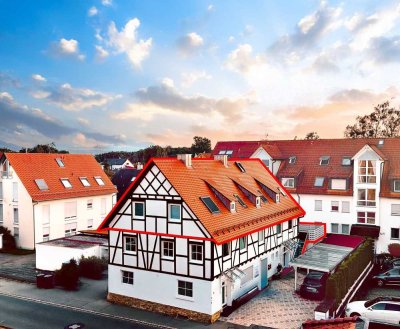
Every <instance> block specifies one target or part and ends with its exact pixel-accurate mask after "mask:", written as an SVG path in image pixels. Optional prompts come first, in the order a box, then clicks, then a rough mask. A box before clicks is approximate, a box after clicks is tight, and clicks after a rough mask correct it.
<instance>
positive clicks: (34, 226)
mask: <svg viewBox="0 0 400 329" xmlns="http://www.w3.org/2000/svg"><path fill="white" fill-rule="evenodd" d="M38 203H39V202H33V203H32V205H33V207H32V209H33V250H35V249H36V225H35V206H36V205H37V204H38Z"/></svg>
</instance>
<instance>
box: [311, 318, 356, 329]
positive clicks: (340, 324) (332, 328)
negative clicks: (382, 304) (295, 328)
mask: <svg viewBox="0 0 400 329" xmlns="http://www.w3.org/2000/svg"><path fill="white" fill-rule="evenodd" d="M360 322H361V323H363V321H362V320H361V319H359V318H358V317H357V316H355V317H352V318H350V317H348V318H336V319H329V320H308V321H306V322H304V323H303V329H356V328H357V323H360Z"/></svg>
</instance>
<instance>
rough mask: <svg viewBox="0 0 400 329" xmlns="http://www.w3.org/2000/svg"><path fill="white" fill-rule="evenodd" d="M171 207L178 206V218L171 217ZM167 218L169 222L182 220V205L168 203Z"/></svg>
mask: <svg viewBox="0 0 400 329" xmlns="http://www.w3.org/2000/svg"><path fill="white" fill-rule="evenodd" d="M172 207H179V218H172V217H171V215H172ZM168 220H169V221H170V222H177V223H178V222H181V221H182V206H181V205H180V204H177V203H170V204H168Z"/></svg>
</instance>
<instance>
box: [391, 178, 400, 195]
mask: <svg viewBox="0 0 400 329" xmlns="http://www.w3.org/2000/svg"><path fill="white" fill-rule="evenodd" d="M396 185H397V188H396ZM393 192H400V179H395V180H394V181H393Z"/></svg>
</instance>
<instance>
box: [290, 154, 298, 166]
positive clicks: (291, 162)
mask: <svg viewBox="0 0 400 329" xmlns="http://www.w3.org/2000/svg"><path fill="white" fill-rule="evenodd" d="M296 160H297V157H296V156H295V155H293V156H291V157H289V163H290V164H295V163H296Z"/></svg>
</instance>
